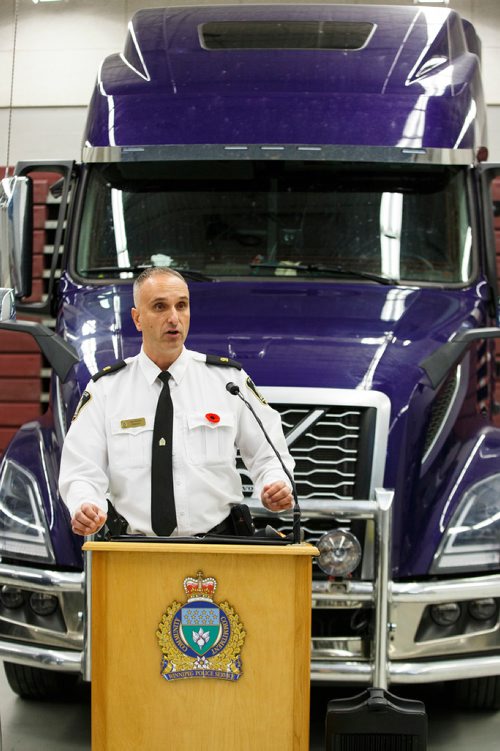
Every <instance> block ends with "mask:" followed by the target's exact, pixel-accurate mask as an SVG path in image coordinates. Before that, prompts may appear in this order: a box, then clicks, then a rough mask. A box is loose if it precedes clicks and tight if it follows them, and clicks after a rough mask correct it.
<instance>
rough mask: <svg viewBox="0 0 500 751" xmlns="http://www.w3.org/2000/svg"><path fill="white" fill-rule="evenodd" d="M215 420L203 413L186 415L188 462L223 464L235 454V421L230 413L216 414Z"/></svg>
mask: <svg viewBox="0 0 500 751" xmlns="http://www.w3.org/2000/svg"><path fill="white" fill-rule="evenodd" d="M216 417H218V418H219V419H218V420H217V421H215V420H213V417H212V416H211V418H212V419H210V420H209V419H208V418H207V417H206V416H205V415H200V414H197V413H196V414H195V413H193V414H189V415H186V429H185V431H184V435H185V446H186V459H187V461H188V462H189V463H190V464H207V465H208V464H224V463H226V462H228V461H229V462H230V461H232V459H233V458H234V454H235V449H234V441H235V427H234V425H235V423H234V416H233V415H232V414H230V413H222V414H218V415H216Z"/></svg>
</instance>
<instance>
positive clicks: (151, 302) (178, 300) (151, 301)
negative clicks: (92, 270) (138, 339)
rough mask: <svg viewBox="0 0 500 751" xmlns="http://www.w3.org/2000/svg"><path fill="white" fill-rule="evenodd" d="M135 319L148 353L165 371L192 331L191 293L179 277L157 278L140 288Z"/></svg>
mask: <svg viewBox="0 0 500 751" xmlns="http://www.w3.org/2000/svg"><path fill="white" fill-rule="evenodd" d="M136 305H137V307H136V308H132V318H133V320H134V323H135V326H136V328H137V330H138V331H140V332H141V333H142V341H143V346H144V352H145V353H146V354H147V356H148V357H149V358H150V359H151V360H153V362H155V363H156V364H157V365H158V367H160V368H161V369H162V370H165V369H166V368H168V367H170V365H171V364H172V363H173V362H174V361H175V360H176V359H177V358H178V357H179V355H180V353H181V352H182V347H183V345H184V342H185V340H186V337H187V335H188V331H189V319H190V311H189V290H188V288H187V284H186V283H185V282H184V281H183V280H182V279H179V278H178V277H176V276H173V275H172V276H171V275H169V274H155V275H153V276H151V277H149V279H146V281H145V282H144V283H143V284H142V285H141V286H140V287H139V290H138V296H137V300H136Z"/></svg>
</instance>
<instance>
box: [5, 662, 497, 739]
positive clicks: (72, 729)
mask: <svg viewBox="0 0 500 751" xmlns="http://www.w3.org/2000/svg"><path fill="white" fill-rule="evenodd" d="M350 693H353V692H352V691H347V690H346V691H343V692H341V691H339V690H337V691H332V690H331V689H328V688H325V687H319V688H318V687H315V688H313V689H312V692H311V745H310V751H324V738H323V728H324V721H325V710H326V705H327V703H328V701H329V699H333V698H339V697H341V696H345V695H348V694H350ZM354 693H355V692H354ZM394 693H396V694H399V695H401V696H404V697H406V698H412V699H420V700H421V701H423V702H424V703H425V706H426V710H427V714H428V718H429V741H428V746H427V748H428V751H470V749H473V748H476V749H481V751H497V749H498V748H499V746H500V743H499V739H500V712H474V713H464V712H459V711H457V710H454V709H453V708H451V707H448V706H446V696H447V692H446V690H445V688H444V687H443V686H438V685H436V686H425V687H423V686H417V687H415V689H409V688H408V687H405V688H404V690H400V691H398V690H395V691H394ZM0 715H1V721H2V740H3V746H2V751H89V750H90V690H89V687H88V686H85V687H83V689H82V691H81V695H80V696H79V698H78V700H77V701H75V702H71V703H66V704H65V703H60V704H44V703H40V702H32V701H25V700H23V699H19V698H18V697H17V696H16V695H15V694H14V693H13V692H12V691H11V690H10V688H9V686H8V684H7V681H6V679H5V674H4V671H3V666H2V667H0ZM172 748H175V743H174V744H173V745H172ZM123 749H124V751H149V750H148V749H129V748H127V747H126V745H124V747H123ZM221 751H224V750H223V749H221ZM256 751H266V750H265V749H256ZM273 751H280V750H279V749H275V750H274V749H273Z"/></svg>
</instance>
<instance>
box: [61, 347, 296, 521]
mask: <svg viewBox="0 0 500 751" xmlns="http://www.w3.org/2000/svg"><path fill="white" fill-rule="evenodd" d="M126 362H127V365H126V366H125V367H124V368H122V369H121V370H119V371H117V372H114V373H110V374H109V375H105V376H102V377H101V378H99V379H98V380H97V381H96V382H94V381H90V383H89V384H88V386H87V388H86V392H87V394H89V395H90V397H86V401H85V399H84V400H83V401H85V403H84V404H83V406H81V408H80V409H77V412H76V418H75V419H74V420H73V422H72V424H71V426H70V429H69V431H68V433H67V436H66V439H65V442H64V446H63V451H62V457H61V470H60V476H59V490H60V493H61V496H62V498H63V500H64V502H65V503H66V505H67V506H68V509H69V511H70V513H71V515H72V516H73V514H74V513H75V511H76V510H77V509H78V508H79V507H80V506H81V504H82V503H84V502H89V503H95V504H96V505H97V506H99V507H100V508H101V509H102V510H103V511H104V512H106V511H107V498H109V500H110V501H111V503H112V504H113V505H114V507H115V508H116V510H117V512H118V513H119V514H121V515H122V516H124V517H125V519H127V521H128V523H129V529H128V531H129V532H130V533H132V534H145V535H154V532H153V530H152V528H151V451H152V437H153V426H154V418H155V412H156V405H157V402H158V397H159V395H160V391H161V389H162V383H161V381H160V380H159V379H158V374H159V373H160V372H161V371H160V368H158V366H157V365H155V363H154V362H152V360H150V359H149V358H148V357H147V355H146V354H145V353H144V351H143V350H141V352H140V353H139V354H138V355H137V356H136V357H131V358H128V359H127V360H126ZM168 370H169V373H170V374H171V378H170V392H171V396H172V402H173V405H174V426H173V449H172V465H173V480H174V494H175V506H176V514H177V528H176V530H175V531H174V533H173V534H174V535H193V534H199V533H203V532H208V530H210V529H212V527H214V526H215V525H217V524H219V523H220V522H221V521H223V519H225V518H226V517H227V515H228V514H229V511H230V508H231V505H232V504H234V503H241V502H242V500H243V499H242V490H241V480H240V475H239V473H238V472H237V470H236V466H235V456H236V449H237V448H239V450H240V453H241V456H242V459H243V461H244V463H245V465H246V467H247V469H248V471H249V473H250V476H251V477H252V480H253V482H254V488H255V490H254V495H255V496H257V497H259V498H260V494H261V491H262V488H263V486H264V485H266V484H268V483H270V482H274V481H277V480H284V481H285V482H286V483H287V485H290V482H289V481H288V479H287V477H286V475H285V473H284V472H283V469H282V467H281V466H280V464H279V462H278V459H277V458H276V456H275V454H274V452H273V450H272V449H271V447H270V446H269V444H268V443H267V441H266V439H265V438H264V436H263V434H262V432H261V430H260V428H259V426H258V425H257V423H256V421H255V418H254V416H253V415H252V414H251V412H250V410H249V409H248V408H247V407H246V406H245V405H244V404H243V402H242V401H241V399H239V398H238V397H237V396H233V395H231V394H229V393H228V391H227V390H226V384H227V383H228V382H229V381H232V382H233V383H235V384H237V385H238V386H239V388H240V390H241V393H242V395H243V396H244V397H245V398H246V399H247V400H249V401H251V404H252V406H253V407H254V409H255V410H256V412H257V414H258V415H259V417H260V419H261V420H262V423H263V424H264V426H265V428H266V430H267V432H268V434H269V435H270V437H271V440H272V441H273V443H274V445H275V446H276V448H277V449H278V451H279V452H280V454H281V456H282V458H283V460H284V462H285V464H286V466H287V468H288V469H289V471H290V472H292V470H293V466H294V461H293V459H292V457H291V456H290V454H289V452H288V449H287V447H286V442H285V439H284V436H283V430H282V427H281V420H280V416H279V414H278V413H277V412H276V411H275V410H273V409H272V408H271V407H270V406H268V405H266V404H263V403H262V402H261V401H260V400H259V399H258V397H257V396H256V395H255V393H254V392H253V390H252V389H251V388H250V387H249V385H248V381H247V379H248V375H247V374H246V373H245V372H244V371H243V370H238V369H237V368H234V367H221V366H216V365H208V364H207V363H206V356H205V355H202V354H200V353H198V352H193V351H191V350H188V349H186V348H184V349H183V351H182V353H181V355H180V356H179V357H178V358H177V360H176V361H175V362H174V363H173V364H172V365H171V366H170V368H169V369H168ZM248 380H249V379H248Z"/></svg>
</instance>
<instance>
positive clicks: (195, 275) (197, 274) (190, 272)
mask: <svg viewBox="0 0 500 751" xmlns="http://www.w3.org/2000/svg"><path fill="white" fill-rule="evenodd" d="M150 268H152V266H151V265H150V264H147V265H144V264H141V265H138V266H94V267H91V268H89V269H83V271H80V274H81V275H82V276H85V275H87V274H91V275H92V276H94V275H97V276H98V275H99V274H103V275H104V274H110V275H111V274H113V275H114V274H121V273H122V272H124V273H126V274H127V273H133V274H140V273H142V272H143V271H144V269H150ZM156 268H170V267H162V266H158V267H156ZM172 270H173V271H178V272H179V274H182V276H184V277H185V278H186V279H192V280H193V281H196V282H213V281H215V280H214V279H213V277H211V276H208V275H207V274H204V273H203V272H202V271H197V270H196V269H176V268H174V267H172Z"/></svg>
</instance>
